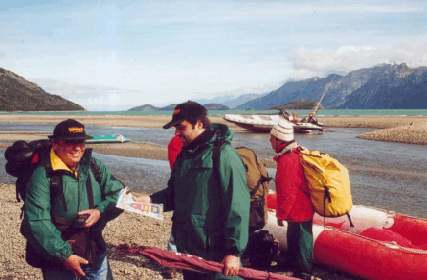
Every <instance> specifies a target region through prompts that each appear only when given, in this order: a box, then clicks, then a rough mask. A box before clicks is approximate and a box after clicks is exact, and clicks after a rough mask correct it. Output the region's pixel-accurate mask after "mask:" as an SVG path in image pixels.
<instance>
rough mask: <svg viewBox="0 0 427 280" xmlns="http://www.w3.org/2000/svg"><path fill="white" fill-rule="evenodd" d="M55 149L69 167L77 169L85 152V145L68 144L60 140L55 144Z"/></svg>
mask: <svg viewBox="0 0 427 280" xmlns="http://www.w3.org/2000/svg"><path fill="white" fill-rule="evenodd" d="M53 149H54V151H55V153H56V154H57V155H58V156H59V157H60V158H61V159H62V161H63V162H64V163H65V164H66V165H67V166H68V167H70V168H75V167H76V166H77V164H78V163H79V162H80V160H81V159H82V156H83V154H84V152H85V144H84V142H83V141H79V142H67V141H63V140H60V141H58V142H55V143H54V144H53Z"/></svg>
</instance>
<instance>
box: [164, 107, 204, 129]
mask: <svg viewBox="0 0 427 280" xmlns="http://www.w3.org/2000/svg"><path fill="white" fill-rule="evenodd" d="M207 115H208V110H206V108H205V106H203V105H201V104H199V103H197V102H193V101H187V102H185V103H181V104H178V105H176V106H175V109H174V110H173V113H172V120H171V121H170V122H168V123H167V124H165V125H164V126H163V128H164V129H168V128H171V127H172V126H175V125H177V124H179V123H180V122H182V121H183V120H187V121H195V120H197V119H199V118H204V117H206V116H207Z"/></svg>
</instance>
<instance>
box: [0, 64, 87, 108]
mask: <svg viewBox="0 0 427 280" xmlns="http://www.w3.org/2000/svg"><path fill="white" fill-rule="evenodd" d="M77 110H84V108H83V107H82V106H80V105H78V104H75V103H73V102H70V101H68V100H66V99H64V98H62V97H60V96H59V95H52V94H49V93H47V92H46V91H44V90H43V89H42V88H41V87H39V86H38V85H37V84H35V83H32V82H30V81H28V80H26V79H24V78H23V77H21V76H18V75H17V74H15V73H13V72H11V71H8V70H6V69H3V68H0V111H77Z"/></svg>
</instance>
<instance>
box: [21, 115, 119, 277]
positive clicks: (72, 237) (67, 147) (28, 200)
mask: <svg viewBox="0 0 427 280" xmlns="http://www.w3.org/2000/svg"><path fill="white" fill-rule="evenodd" d="M49 138H50V139H51V141H52V145H51V147H50V148H49V150H46V151H45V152H44V153H43V152H41V154H40V163H39V164H38V166H37V167H36V168H35V170H34V172H33V174H32V176H31V179H30V181H29V186H28V188H27V193H26V196H25V204H24V220H23V223H22V227H21V231H22V233H23V234H24V236H25V237H26V239H27V248H26V259H27V261H28V263H29V264H31V265H33V266H36V267H40V268H41V269H42V274H43V278H44V279H77V278H82V279H112V273H111V269H110V267H109V264H108V260H107V257H106V246H105V242H104V240H103V238H102V230H103V228H104V227H105V225H106V224H107V222H108V221H110V220H112V219H114V218H115V217H117V215H118V214H119V213H120V211H118V210H117V209H116V208H115V204H116V202H117V199H118V195H119V192H120V190H121V189H122V188H123V185H122V183H121V182H120V181H118V180H117V179H115V178H114V176H112V175H111V173H110V172H109V170H108V169H107V167H106V166H105V165H104V164H102V163H101V162H100V161H99V160H97V159H95V158H93V157H92V156H91V150H90V149H85V141H86V140H87V139H90V138H92V137H91V136H89V135H87V134H86V131H85V127H84V125H83V124H81V123H79V122H78V121H76V120H73V119H68V120H65V121H63V122H61V123H59V124H58V125H57V126H56V127H55V129H54V131H53V135H50V136H49Z"/></svg>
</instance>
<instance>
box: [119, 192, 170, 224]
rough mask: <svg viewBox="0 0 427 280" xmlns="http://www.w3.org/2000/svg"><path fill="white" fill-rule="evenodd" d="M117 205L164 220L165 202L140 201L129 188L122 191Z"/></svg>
mask: <svg viewBox="0 0 427 280" xmlns="http://www.w3.org/2000/svg"><path fill="white" fill-rule="evenodd" d="M116 207H117V208H120V209H123V210H126V211H129V212H133V213H136V214H139V215H143V216H147V217H151V218H154V219H158V220H163V204H154V203H145V202H141V201H138V198H137V197H136V196H135V195H133V194H132V193H131V192H129V190H128V189H127V188H125V189H123V190H122V191H121V192H120V195H119V199H118V201H117V204H116Z"/></svg>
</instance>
